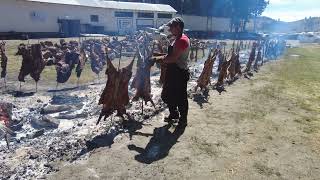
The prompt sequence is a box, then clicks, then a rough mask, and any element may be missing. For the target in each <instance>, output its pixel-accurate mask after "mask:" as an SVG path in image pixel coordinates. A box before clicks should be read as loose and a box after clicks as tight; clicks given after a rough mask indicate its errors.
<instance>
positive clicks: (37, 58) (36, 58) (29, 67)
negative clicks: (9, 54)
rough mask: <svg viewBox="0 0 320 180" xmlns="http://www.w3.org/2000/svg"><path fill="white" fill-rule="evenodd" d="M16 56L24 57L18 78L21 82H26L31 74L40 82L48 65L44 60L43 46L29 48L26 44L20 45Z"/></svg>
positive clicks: (35, 45) (36, 45)
mask: <svg viewBox="0 0 320 180" xmlns="http://www.w3.org/2000/svg"><path fill="white" fill-rule="evenodd" d="M16 55H21V56H22V65H21V68H20V73H19V77H18V79H19V81H20V82H25V80H24V78H25V77H26V76H27V75H29V74H30V76H31V77H32V78H33V79H34V80H35V81H36V82H38V81H39V80H40V75H41V73H42V71H43V69H44V67H45V65H46V62H45V61H44V60H43V58H42V53H41V45H40V44H32V45H31V47H30V48H29V47H27V46H26V45H24V44H20V45H19V47H18V52H17V54H16Z"/></svg>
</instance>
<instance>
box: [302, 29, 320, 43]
mask: <svg viewBox="0 0 320 180" xmlns="http://www.w3.org/2000/svg"><path fill="white" fill-rule="evenodd" d="M298 40H299V41H300V43H317V42H320V35H319V34H318V33H314V32H308V33H301V34H299V35H298Z"/></svg>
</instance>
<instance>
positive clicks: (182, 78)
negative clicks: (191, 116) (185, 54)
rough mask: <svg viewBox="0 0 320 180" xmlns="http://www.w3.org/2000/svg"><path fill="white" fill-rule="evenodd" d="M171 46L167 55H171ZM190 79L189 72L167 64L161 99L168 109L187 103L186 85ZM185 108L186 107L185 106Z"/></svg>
mask: <svg viewBox="0 0 320 180" xmlns="http://www.w3.org/2000/svg"><path fill="white" fill-rule="evenodd" d="M172 52H173V46H169V48H168V54H169V55H170V54H172ZM189 79H190V73H189V70H185V69H181V68H179V67H178V65H177V64H175V63H174V64H167V70H166V76H165V81H164V84H163V90H162V94H161V98H162V100H163V101H164V103H166V104H168V106H169V107H173V106H174V107H175V106H181V105H182V106H183V105H184V104H186V103H188V102H187V101H188V99H187V98H188V95H187V83H188V81H189ZM186 106H187V105H186Z"/></svg>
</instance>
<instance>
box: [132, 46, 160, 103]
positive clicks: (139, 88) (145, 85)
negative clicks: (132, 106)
mask: <svg viewBox="0 0 320 180" xmlns="http://www.w3.org/2000/svg"><path fill="white" fill-rule="evenodd" d="M154 63H155V62H154V61H153V60H151V57H147V58H145V57H143V56H142V54H141V51H140V50H139V52H138V63H137V66H138V68H137V73H136V76H135V78H134V79H133V81H132V84H131V88H134V89H136V94H135V96H134V97H133V99H132V101H138V100H139V99H140V98H141V99H143V100H144V102H145V103H146V104H147V103H148V102H151V104H152V105H153V106H154V107H155V104H154V102H153V100H152V98H151V97H152V95H151V82H150V71H151V68H152V66H153V65H154Z"/></svg>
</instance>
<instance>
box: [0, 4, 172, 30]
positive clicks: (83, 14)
mask: <svg viewBox="0 0 320 180" xmlns="http://www.w3.org/2000/svg"><path fill="white" fill-rule="evenodd" d="M115 11H116V10H113V9H104V8H93V7H81V6H72V5H59V4H47V3H39V2H26V1H21V0H1V5H0V24H1V26H0V32H10V31H15V32H58V31H59V24H58V23H57V21H58V19H59V18H60V19H79V20H80V23H81V24H91V25H95V26H104V27H105V31H107V32H118V23H119V21H118V19H127V20H129V21H130V20H131V22H132V28H130V30H131V31H135V30H136V25H137V24H136V23H137V18H138V17H137V13H138V12H137V11H133V12H134V17H133V18H116V17H115V15H114V12H115ZM31 14H33V15H31ZM90 15H98V16H99V22H91V20H90ZM173 16H174V14H173ZM139 19H147V18H139ZM149 20H150V19H149ZM151 20H153V21H154V23H153V24H154V26H157V23H159V21H169V19H161V20H158V19H157V13H155V18H154V19H151Z"/></svg>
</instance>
